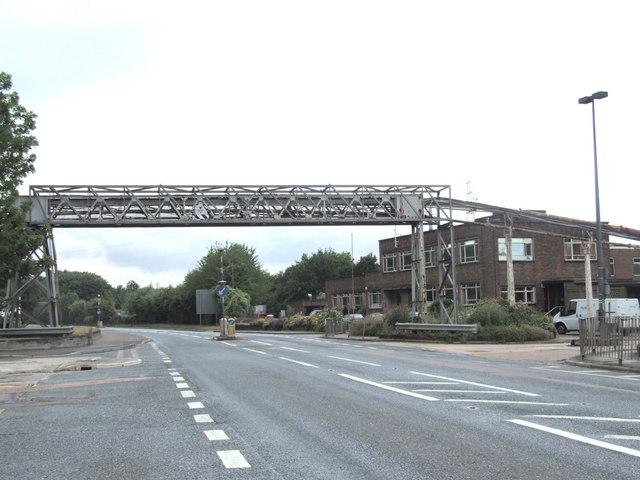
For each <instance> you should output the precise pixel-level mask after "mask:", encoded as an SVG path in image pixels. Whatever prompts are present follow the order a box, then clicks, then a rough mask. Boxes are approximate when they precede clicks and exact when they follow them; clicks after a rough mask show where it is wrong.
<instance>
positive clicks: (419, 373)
mask: <svg viewBox="0 0 640 480" xmlns="http://www.w3.org/2000/svg"><path fill="white" fill-rule="evenodd" d="M411 373H414V374H416V375H423V376H425V377H433V378H440V379H442V380H450V381H452V382H460V383H466V384H467V385H475V386H476V387H483V388H493V389H495V390H502V391H503V392H511V393H517V394H520V395H526V396H528V397H539V396H540V395H538V394H537V393H529V392H521V391H520V390H511V389H510V388H503V387H496V386H493V385H485V384H483V383H476V382H468V381H466V380H458V379H457V378H449V377H441V376H439V375H431V374H428V373H421V372H411Z"/></svg>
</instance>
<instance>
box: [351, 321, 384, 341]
mask: <svg viewBox="0 0 640 480" xmlns="http://www.w3.org/2000/svg"><path fill="white" fill-rule="evenodd" d="M363 330H364V331H363ZM383 330H384V318H382V317H373V318H372V317H365V318H362V319H358V320H353V321H352V322H351V331H350V332H351V335H353V336H365V337H377V336H378V335H380V334H381V333H383Z"/></svg>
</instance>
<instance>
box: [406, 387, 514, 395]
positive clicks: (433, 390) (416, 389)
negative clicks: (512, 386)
mask: <svg viewBox="0 0 640 480" xmlns="http://www.w3.org/2000/svg"><path fill="white" fill-rule="evenodd" d="M413 391H414V392H442V393H492V394H494V395H505V394H506V393H507V392H496V391H495V390H440V389H438V388H414V389H413Z"/></svg>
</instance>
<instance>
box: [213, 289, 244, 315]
mask: <svg viewBox="0 0 640 480" xmlns="http://www.w3.org/2000/svg"><path fill="white" fill-rule="evenodd" d="M214 295H215V292H214ZM250 312H251V297H249V295H248V294H247V293H246V292H243V291H242V290H240V289H239V288H233V287H229V294H228V295H227V296H226V297H225V299H224V316H225V317H234V318H238V317H246V316H248V315H249V314H250Z"/></svg>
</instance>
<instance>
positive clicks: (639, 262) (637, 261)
mask: <svg viewBox="0 0 640 480" xmlns="http://www.w3.org/2000/svg"><path fill="white" fill-rule="evenodd" d="M633 276H634V277H638V276H640V257H634V258H633Z"/></svg>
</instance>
